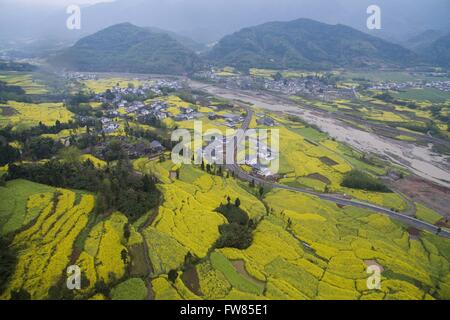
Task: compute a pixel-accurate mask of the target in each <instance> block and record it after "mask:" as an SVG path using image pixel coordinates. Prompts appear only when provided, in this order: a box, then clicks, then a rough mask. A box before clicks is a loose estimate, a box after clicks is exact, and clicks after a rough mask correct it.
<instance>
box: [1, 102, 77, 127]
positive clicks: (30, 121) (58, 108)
mask: <svg viewBox="0 0 450 320" xmlns="http://www.w3.org/2000/svg"><path fill="white" fill-rule="evenodd" d="M7 106H8V107H9V108H10V110H11V112H9V113H7V114H6V115H5V113H3V114H0V126H1V127H3V126H6V125H8V124H11V125H13V126H20V127H29V126H37V125H38V124H39V122H42V123H43V124H46V125H49V126H51V125H54V124H55V122H56V120H59V121H60V122H61V123H67V122H69V120H71V119H73V114H72V113H71V112H70V111H69V110H67V109H66V108H65V107H64V106H63V104H62V103H38V104H37V103H23V102H15V101H8V103H7Z"/></svg>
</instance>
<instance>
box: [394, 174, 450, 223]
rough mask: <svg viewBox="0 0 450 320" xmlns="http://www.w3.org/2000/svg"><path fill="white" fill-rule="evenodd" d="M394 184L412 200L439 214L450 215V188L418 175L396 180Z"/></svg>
mask: <svg viewBox="0 0 450 320" xmlns="http://www.w3.org/2000/svg"><path fill="white" fill-rule="evenodd" d="M392 186H393V189H394V190H398V191H400V192H401V193H403V194H404V195H406V196H408V197H409V198H410V199H411V200H412V201H414V202H420V203H422V204H424V205H425V206H427V207H429V208H430V209H433V210H434V211H436V212H437V213H439V214H442V215H446V216H447V217H449V216H450V206H449V199H450V189H448V188H446V187H444V186H440V185H437V184H435V183H433V182H430V181H427V180H424V179H422V178H420V177H417V176H409V177H406V178H405V179H401V180H398V181H395V182H393V183H392Z"/></svg>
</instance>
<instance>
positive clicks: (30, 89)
mask: <svg viewBox="0 0 450 320" xmlns="http://www.w3.org/2000/svg"><path fill="white" fill-rule="evenodd" d="M0 81H4V82H6V83H7V84H8V85H11V86H19V87H22V88H23V89H24V90H25V93H26V94H45V93H48V90H47V88H46V86H45V84H43V83H42V82H40V81H38V80H36V79H34V78H33V75H32V74H30V73H21V72H2V73H0Z"/></svg>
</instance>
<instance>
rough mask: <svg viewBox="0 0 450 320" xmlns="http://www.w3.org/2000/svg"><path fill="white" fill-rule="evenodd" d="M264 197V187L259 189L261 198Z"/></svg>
mask: <svg viewBox="0 0 450 320" xmlns="http://www.w3.org/2000/svg"><path fill="white" fill-rule="evenodd" d="M263 195H264V187H263V186H260V187H259V197H260V198H262V196H263Z"/></svg>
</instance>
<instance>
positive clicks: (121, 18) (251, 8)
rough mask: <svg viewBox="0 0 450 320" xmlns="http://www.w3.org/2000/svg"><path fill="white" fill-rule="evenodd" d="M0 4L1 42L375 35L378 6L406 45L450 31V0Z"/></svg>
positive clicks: (18, 0) (50, 0) (21, 0)
mask: <svg viewBox="0 0 450 320" xmlns="http://www.w3.org/2000/svg"><path fill="white" fill-rule="evenodd" d="M107 1H108V0H0V13H5V14H3V15H2V16H1V19H0V40H1V39H2V38H4V39H6V38H7V39H13V40H17V39H19V38H22V39H35V38H42V37H56V36H57V37H59V38H61V39H63V38H71V39H76V38H79V37H81V36H85V35H88V34H92V33H94V32H96V31H98V30H100V29H103V28H105V27H107V26H110V25H113V24H116V23H121V22H131V23H134V24H136V25H139V26H152V27H159V28H162V29H167V30H171V31H174V32H178V33H181V34H183V35H186V36H189V37H191V38H193V39H194V40H197V41H199V42H203V43H211V42H214V41H217V40H219V39H220V38H221V37H223V36H224V35H226V34H229V33H232V32H235V31H238V30H239V29H241V28H244V27H249V26H253V25H257V24H261V23H265V22H269V21H287V20H294V19H298V18H310V19H314V20H318V21H321V22H325V23H331V24H336V23H341V24H345V25H349V26H351V27H353V28H357V29H359V30H361V31H364V32H368V33H371V32H372V31H369V30H368V29H367V28H366V19H367V14H366V9H367V7H368V6H369V5H371V4H378V5H380V7H381V9H382V21H383V29H382V31H381V32H378V33H375V35H379V36H382V37H384V38H387V39H392V40H396V41H404V40H406V39H407V38H409V37H411V36H414V35H417V34H419V33H421V32H423V31H426V30H429V29H435V30H442V31H443V32H450V19H449V17H450V0H116V1H114V2H111V3H100V2H107ZM69 4H80V5H83V6H84V8H83V10H82V16H83V18H82V25H83V27H82V30H81V31H80V32H78V33H76V32H67V30H66V28H65V21H66V19H67V13H66V12H65V8H64V7H66V6H68V5H69Z"/></svg>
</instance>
